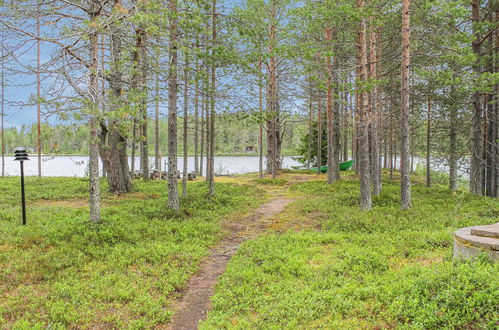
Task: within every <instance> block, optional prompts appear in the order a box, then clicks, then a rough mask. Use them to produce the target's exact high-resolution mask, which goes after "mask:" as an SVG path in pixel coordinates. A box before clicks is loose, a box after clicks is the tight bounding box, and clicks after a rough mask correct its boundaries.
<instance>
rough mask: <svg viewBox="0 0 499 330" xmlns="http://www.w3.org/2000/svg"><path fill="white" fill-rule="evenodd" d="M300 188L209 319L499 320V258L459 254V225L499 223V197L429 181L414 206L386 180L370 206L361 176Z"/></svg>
mask: <svg viewBox="0 0 499 330" xmlns="http://www.w3.org/2000/svg"><path fill="white" fill-rule="evenodd" d="M415 179H416V180H419V179H420V178H418V177H415ZM292 190H294V192H295V193H296V194H298V195H301V196H302V198H300V199H298V200H297V201H295V202H294V203H293V204H291V205H290V207H288V208H287V210H285V211H284V212H283V213H282V214H281V215H279V216H278V217H277V219H275V225H274V229H275V231H273V232H271V233H269V234H267V235H264V236H262V237H261V238H259V239H257V240H254V241H248V242H246V243H244V244H243V245H242V246H241V248H240V250H239V251H238V253H237V254H236V256H235V257H233V258H232V260H231V261H230V263H229V265H228V268H227V271H226V272H225V274H223V275H222V277H221V279H220V282H219V283H218V285H217V288H216V292H215V295H214V297H213V299H212V302H213V310H212V311H211V312H210V313H209V314H208V320H207V321H205V322H204V323H203V324H202V327H201V328H203V329H221V328H227V329H262V328H265V329H295V328H301V329H313V328H326V329H359V328H368V329H376V328H401V329H445V328H447V329H453V328H464V329H497V327H498V325H499V281H498V280H497V274H499V263H496V264H492V263H490V262H489V261H488V260H487V259H485V258H478V259H477V260H475V261H473V262H453V261H452V232H453V231H454V230H455V229H456V228H459V227H465V226H471V225H478V224H489V223H494V222H497V221H498V220H497V219H498V215H499V202H498V201H497V200H493V199H489V198H483V197H477V196H472V195H469V194H467V193H464V192H456V193H451V192H449V191H448V190H447V189H446V188H445V187H444V186H441V185H435V186H434V187H432V188H426V187H424V185H422V184H420V183H419V184H415V185H413V189H412V191H413V207H412V209H410V210H407V211H402V210H400V209H399V197H398V194H399V186H398V182H396V181H388V180H385V181H384V184H383V192H382V194H381V195H380V196H379V197H375V198H374V209H373V210H372V211H370V212H360V211H359V210H358V206H357V205H358V181H357V180H356V178H355V177H353V176H351V175H350V176H349V175H344V179H343V180H342V181H340V182H337V183H335V184H333V185H327V184H325V183H324V182H320V181H310V182H304V183H299V184H297V185H296V186H294V187H293V188H292Z"/></svg>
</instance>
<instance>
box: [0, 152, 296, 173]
mask: <svg viewBox="0 0 499 330" xmlns="http://www.w3.org/2000/svg"><path fill="white" fill-rule="evenodd" d="M293 158H295V157H284V159H283V168H291V166H300V165H301V164H300V163H298V162H297V161H296V160H294V159H293ZM130 161H131V157H129V160H128V162H129V163H130ZM166 161H167V158H166V157H165V158H163V159H162V160H161V168H162V170H165V162H166ZM135 164H136V165H135V166H136V169H137V168H138V167H139V166H140V164H139V157H137V158H136V161H135ZM149 164H150V166H154V157H151V158H150V160H149ZM204 164H206V160H205V161H204ZM183 165H184V162H183V158H182V157H179V158H178V169H179V170H180V171H181V170H182V167H183ZM203 166H206V165H203ZM263 166H264V168H265V158H264V163H263ZM87 167H88V156H42V175H43V176H69V177H84V176H86V174H87ZM187 167H188V169H189V172H191V171H194V157H192V156H190V157H189V158H188V161H187ZM37 168H38V167H37V157H36V156H30V160H29V161H27V162H24V171H25V174H26V175H37V174H38V169H37ZM101 168H102V164H101ZM19 172H20V169H19V163H18V162H15V161H14V158H13V157H5V174H6V175H19ZM250 172H258V156H216V157H215V173H216V174H217V175H229V174H244V173H250Z"/></svg>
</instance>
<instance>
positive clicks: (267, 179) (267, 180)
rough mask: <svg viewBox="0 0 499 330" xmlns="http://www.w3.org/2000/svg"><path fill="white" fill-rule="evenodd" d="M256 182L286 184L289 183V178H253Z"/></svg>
mask: <svg viewBox="0 0 499 330" xmlns="http://www.w3.org/2000/svg"><path fill="white" fill-rule="evenodd" d="M253 182H254V183H257V184H262V185H269V186H284V185H286V183H288V180H287V179H269V178H262V179H255V180H253Z"/></svg>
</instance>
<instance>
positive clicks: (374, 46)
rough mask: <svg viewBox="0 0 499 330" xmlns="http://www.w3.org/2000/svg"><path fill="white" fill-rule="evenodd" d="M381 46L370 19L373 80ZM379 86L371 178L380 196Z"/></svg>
mask: <svg viewBox="0 0 499 330" xmlns="http://www.w3.org/2000/svg"><path fill="white" fill-rule="evenodd" d="M380 48H381V47H379V45H378V38H377V36H376V28H375V26H374V25H373V20H372V19H371V20H370V27H369V64H370V65H369V69H370V70H369V76H370V78H371V80H373V81H376V80H377V79H378V63H379V62H380V61H378V59H380V56H378V52H379V50H380ZM380 99H381V98H380V96H379V87H378V85H377V83H376V84H375V86H374V88H373V89H372V92H371V97H370V103H371V109H370V110H371V116H370V117H371V120H370V123H371V139H372V141H371V156H372V160H371V164H372V169H371V180H372V186H373V195H375V196H378V195H379V194H380V193H381V164H380V151H379V150H380V143H379V122H380V120H379V114H380V112H381V110H380V106H381V104H380V103H381V102H380Z"/></svg>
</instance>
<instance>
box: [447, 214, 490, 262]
mask: <svg viewBox="0 0 499 330" xmlns="http://www.w3.org/2000/svg"><path fill="white" fill-rule="evenodd" d="M484 252H485V253H487V254H488V255H489V257H490V258H491V259H492V260H494V261H496V262H498V261H499V222H498V223H496V224H493V225H485V226H473V227H466V228H461V229H458V230H456V232H455V233H454V258H458V259H469V258H473V257H474V256H476V255H478V254H481V253H484Z"/></svg>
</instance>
